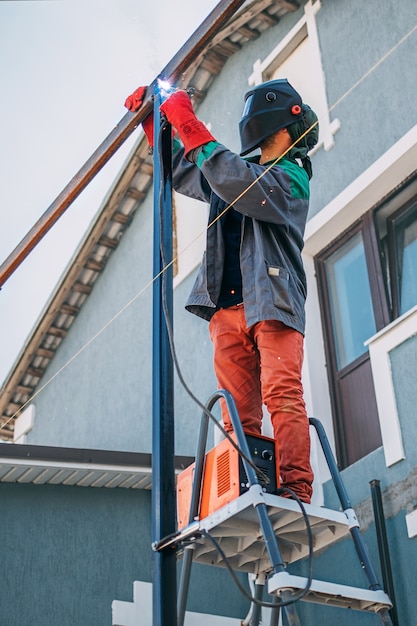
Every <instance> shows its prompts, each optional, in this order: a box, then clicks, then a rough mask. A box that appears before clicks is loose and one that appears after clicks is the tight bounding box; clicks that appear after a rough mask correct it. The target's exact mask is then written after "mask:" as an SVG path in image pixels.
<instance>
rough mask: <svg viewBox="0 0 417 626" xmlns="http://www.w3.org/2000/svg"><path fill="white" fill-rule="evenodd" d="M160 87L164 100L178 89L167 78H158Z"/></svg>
mask: <svg viewBox="0 0 417 626" xmlns="http://www.w3.org/2000/svg"><path fill="white" fill-rule="evenodd" d="M158 89H159V93H160V95H161V98H162V99H163V100H166V99H167V98H169V96H170V95H171V94H172V93H174V91H176V89H175V87H172V86H171V84H170V83H169V82H168V81H167V80H162V79H160V78H158Z"/></svg>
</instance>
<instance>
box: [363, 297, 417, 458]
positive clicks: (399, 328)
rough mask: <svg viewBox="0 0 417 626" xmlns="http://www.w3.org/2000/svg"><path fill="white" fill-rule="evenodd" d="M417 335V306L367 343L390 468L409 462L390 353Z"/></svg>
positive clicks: (383, 439)
mask: <svg viewBox="0 0 417 626" xmlns="http://www.w3.org/2000/svg"><path fill="white" fill-rule="evenodd" d="M416 334H417V306H415V307H413V308H412V309H410V311H407V312H406V313H404V315H402V316H401V317H399V318H398V319H396V320H394V321H393V322H392V323H391V324H389V325H388V326H386V327H385V328H383V329H382V330H381V331H380V332H378V333H376V335H374V336H373V337H371V338H370V339H368V341H366V344H365V345H367V346H368V347H369V355H370V358H371V367H372V376H373V379H374V386H375V394H376V400H377V406H378V414H379V421H380V424H381V434H382V441H383V442H389V445H387V446H385V445H384V453H385V462H386V464H387V467H390V466H391V465H394V463H398V461H402V460H403V459H405V452H404V446H403V440H402V435H401V424H400V419H399V416H398V409H397V402H396V399H395V390H394V384H393V380H392V372H391V358H390V353H391V352H392V350H394V348H397V347H398V346H400V345H401V344H402V343H404V342H405V341H407V339H410V337H413V335H416Z"/></svg>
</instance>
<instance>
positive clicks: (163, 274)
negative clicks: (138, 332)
mask: <svg viewBox="0 0 417 626" xmlns="http://www.w3.org/2000/svg"><path fill="white" fill-rule="evenodd" d="M168 125H169V124H168V122H167V121H166V120H165V119H164V121H163V123H161V128H160V132H159V135H158V157H159V160H160V162H161V160H162V150H161V142H162V132H163V130H164V129H165V128H166V127H167V126H168ZM160 165H161V163H160ZM162 197H163V180H162V177H161V179H160V186H159V204H160V206H161V203H162ZM160 215H161V220H162V219H163V211H162V210H161V211H160ZM162 232H163V224H162V225H161V229H160V240H159V247H160V254H161V261H162V266H163V268H164V269H163V270H162V272H161V277H162V290H161V292H162V307H163V312H164V318H165V324H166V328H167V334H168V341H169V346H170V350H171V356H172V360H173V363H174V365H175V370H176V372H177V376H178V378H179V381H180V383H181V385H182V386H183V388H184V390H185V391H186V393H187V394H188V395H189V396H190V398H191V399H192V400H193V402H195V404H197V406H198V407H200V409H201V410H202V411H203V413H204V414H205V415H206V416H207V417H208V418H209V419H211V420H212V421H213V422H214V424H215V425H216V426H217V428H218V429H219V430H220V431H221V433H222V434H223V435H224V437H225V438H226V439H227V440H228V441H229V442H230V443H231V445H232V446H233V447H234V448H235V450H236V451H237V452H238V454H239V455H240V456H241V457H242V458H243V459H244V460H245V461H246V462H247V463H248V464H249V465H250V466H251V467H252V468H253V469H254V470H255V472H256V474H257V476H258V477H259V478H260V479H261V480H262V481H264V483H265V484H266V485H267V484H269V482H270V480H269V478H268V476H267V475H266V474H264V472H263V471H262V470H261V469H260V468H259V467H257V465H256V464H255V463H254V462H253V460H252V459H251V458H249V457H248V456H247V455H246V454H245V453H244V452H243V450H242V449H241V448H240V447H239V445H238V444H237V443H236V442H235V441H234V439H233V438H232V437H231V435H230V434H229V433H228V432H227V431H226V430H225V429H224V427H223V426H222V425H221V424H220V422H219V420H218V419H217V418H216V416H215V415H213V413H212V412H211V411H209V409H208V408H207V407H206V406H205V405H204V404H203V403H202V402H201V400H199V398H197V396H196V395H195V394H194V393H193V392H192V391H191V389H190V388H189V386H188V384H187V382H186V381H185V378H184V376H183V373H182V370H181V366H180V364H179V361H178V357H177V351H176V348H175V341H174V332H173V328H172V324H171V319H170V315H169V310H168V301H167V280H166V278H167V277H166V271H164V270H165V269H166V268H167V267H169V265H168V264H167V262H166V254H165V247H164V243H163V241H162Z"/></svg>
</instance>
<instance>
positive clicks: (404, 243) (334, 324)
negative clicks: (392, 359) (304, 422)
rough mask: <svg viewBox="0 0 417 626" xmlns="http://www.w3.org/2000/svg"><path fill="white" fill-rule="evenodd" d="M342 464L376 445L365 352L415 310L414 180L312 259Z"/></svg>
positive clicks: (416, 238)
mask: <svg viewBox="0 0 417 626" xmlns="http://www.w3.org/2000/svg"><path fill="white" fill-rule="evenodd" d="M315 263H316V269H317V279H318V289H319V299H320V306H321V314H322V320H323V328H324V332H325V349H326V361H327V363H328V376H329V386H330V394H331V401H332V412H333V418H334V427H335V439H336V448H337V455H338V459H339V463H340V465H341V467H342V468H343V467H347V466H348V465H351V464H352V463H354V462H355V461H356V460H358V459H360V458H362V457H363V456H365V455H366V454H368V453H369V452H371V451H372V450H375V449H376V448H377V447H379V446H380V445H381V433H380V427H379V418H378V410H377V404H376V398H375V391H374V386H373V377H372V371H371V363H370V359H369V349H368V346H367V345H366V342H367V340H369V339H370V338H371V337H372V336H373V335H375V333H376V332H377V331H379V330H381V329H383V328H384V327H385V326H387V325H388V324H389V323H390V322H391V321H392V320H394V319H396V318H397V317H399V316H401V315H403V314H404V313H406V312H407V311H408V310H410V309H411V308H412V307H414V306H415V305H417V177H414V179H412V180H411V181H410V183H409V184H407V185H406V186H405V187H403V188H402V189H401V190H400V191H399V192H397V193H396V194H395V195H392V196H391V197H389V198H388V199H387V200H386V201H385V202H384V203H382V204H381V205H380V206H379V207H377V208H376V209H374V210H371V211H369V212H368V213H367V214H365V215H364V216H363V217H362V218H361V219H360V220H359V221H358V222H356V223H355V224H354V225H353V226H352V227H351V228H350V229H349V230H348V231H347V232H346V233H344V234H343V235H342V236H341V237H340V238H339V239H337V240H336V241H334V242H333V243H332V244H331V245H330V246H328V247H327V248H326V249H325V250H323V251H322V252H321V253H320V254H318V255H317V256H316V258H315Z"/></svg>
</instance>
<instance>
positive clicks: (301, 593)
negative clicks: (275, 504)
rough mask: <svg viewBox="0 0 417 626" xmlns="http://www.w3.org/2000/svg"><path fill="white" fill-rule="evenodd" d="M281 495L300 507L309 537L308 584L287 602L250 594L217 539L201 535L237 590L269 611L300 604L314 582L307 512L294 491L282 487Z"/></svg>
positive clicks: (203, 531) (210, 535)
mask: <svg viewBox="0 0 417 626" xmlns="http://www.w3.org/2000/svg"><path fill="white" fill-rule="evenodd" d="M279 493H288V494H289V495H290V496H291V498H293V499H294V500H295V501H296V502H297V504H298V506H299V507H300V509H301V512H302V514H303V517H304V521H305V525H306V531H307V537H308V575H307V583H306V585H305V587H304V588H303V589H300V591H298V592H297V593H293V594H291V596H290V597H289V598H287V599H285V600H279V598H278V596H276V597H277V599H278V600H279V601H278V602H265V601H263V600H259V599H258V598H256V597H255V596H253V595H251V594H250V593H248V591H247V590H246V589H245V588H244V586H243V585H242V583H241V582H240V580H239V578H238V577H237V575H236V572H235V571H234V569H233V567H232V565H231V563H230V559H229V558H228V556H227V555H226V553H225V552H224V550H223V548H222V547H221V545H220V542H219V541H217V539H215V537H213V535H212V534H211V533H209V532H208V531H207V530H204V529H200V533H201V535H202V536H203V537H207V539H209V541H211V543H212V544H213V546H214V547H215V549H216V550H217V552H218V553H219V554H220V556H221V557H222V560H223V561H224V563H225V565H226V567H227V569H228V570H229V572H230V575H231V577H232V579H233V581H234V583H235V584H236V586H237V588H238V589H239V591H240V592H241V593H242V594H243V595H244V596H245V598H247V599H248V600H249V601H250V602H252V603H253V604H257V605H259V606H262V607H264V608H267V609H276V608H277V607H285V606H289V605H290V604H294V602H298V600H301V599H302V598H304V596H306V595H307V593H308V591H309V589H310V587H311V583H312V580H313V534H312V531H311V526H310V521H309V519H308V515H307V512H306V510H305V507H304V504H303V502H302V501H301V500H300V498H298V496H297V495H296V494H295V493H294V492H293V491H292V489H289V488H288V487H282V488H281V489H279V490H278V495H279Z"/></svg>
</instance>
